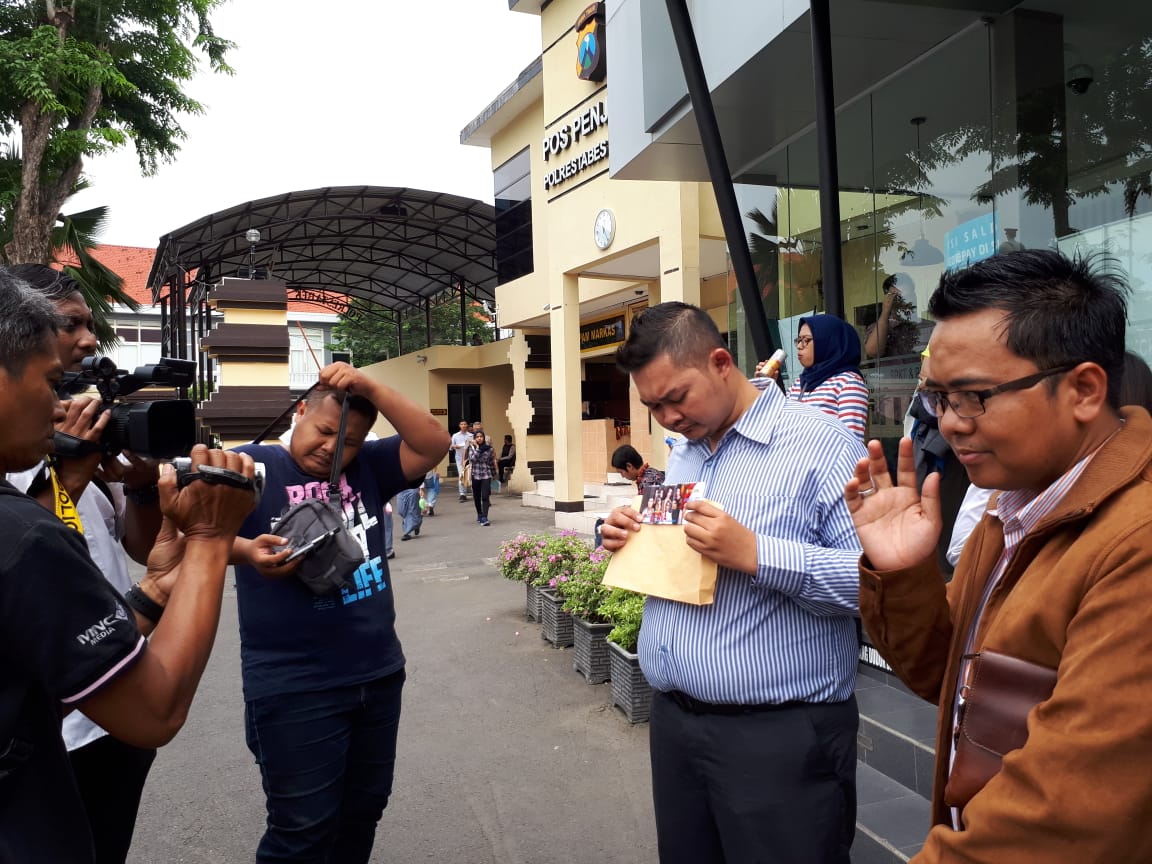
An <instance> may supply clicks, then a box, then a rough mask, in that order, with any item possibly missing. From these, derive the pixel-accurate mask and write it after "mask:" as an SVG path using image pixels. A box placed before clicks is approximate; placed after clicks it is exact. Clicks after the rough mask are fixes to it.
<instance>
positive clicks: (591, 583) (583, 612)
mask: <svg viewBox="0 0 1152 864" xmlns="http://www.w3.org/2000/svg"><path fill="white" fill-rule="evenodd" d="M611 557H612V553H611V552H609V551H608V550H607V549H605V548H604V547H603V546H598V547H596V548H595V549H593V550H592V551H591V552H590V553H588V558H587V559H586V560H583V561H580V562H578V563H577V565H576V569H575V570H574V572H573V573H572V576H571V577H570V578H569V579H568V580H567V581H566V582H562V583H560V584H559V585H558V586H557V587H558V589H559V591H560V594H561V596H562V597H563V598H564V605H563V609H564V610H565V611H567V612H570V613H571V614H572V624H573V628H572V646H573V654H574V655H575V657H574V660H573V663H572V666H573V668H574V669H575V670H576V671H577V672H579V673H580V674H581V675H583V676H584V678H585V680H586V681H587V682H588V683H589V684H602V683H604V682H605V681H607V680H608V679H609V678H610V677H611V671H610V665H611V664H610V660H609V653H608V633H609V632H610V631H611V630H612V628H613V626H614V625H613V624H612V622H611V621H609V620H608V619H607V618H606V617H605V616H604V615H603V614H601V611H600V604H601V603H603V602H604V600H605V599H607V597H608V595H609V594H610V593H611V591H612V589H611V588H607V587H605V586H604V584H603V580H604V571H605V570H606V569H607V568H608V559H609V558H611Z"/></svg>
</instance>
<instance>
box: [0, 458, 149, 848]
mask: <svg viewBox="0 0 1152 864" xmlns="http://www.w3.org/2000/svg"><path fill="white" fill-rule="evenodd" d="M143 650H144V640H143V638H142V637H141V636H140V632H139V630H138V629H137V628H136V622H135V619H134V618H133V616H132V615H131V613H130V612H129V610H128V607H127V606H125V605H124V602H123V600H122V599H121V598H120V597H119V595H117V594H116V592H115V591H114V590H113V589H112V587H111V586H110V585H109V584H108V582H107V581H106V580H105V579H104V577H103V576H102V575H101V573H100V571H99V569H97V567H96V566H95V565H94V564H93V563H92V560H91V559H90V558H89V556H88V550H87V547H86V545H85V543H84V540H83V538H82V537H81V535H79V534H78V533H76V532H75V531H73V530H71V529H70V528H66V527H65V526H64V525H63V524H62V523H61V522H60V521H59V520H58V519H57V518H56V517H55V516H54V515H53V514H52V513H50V512H48V511H47V510H46V509H44V507H42V506H41V505H40V504H38V503H37V502H36V501H34V500H33V499H31V498H28V497H27V496H25V495H22V494H20V493H19V492H17V491H16V490H15V489H14V488H13V487H12V486H10V485H9V484H8V483H7V482H6V481H3V480H0V864H25V862H32V861H51V862H54V864H74V862H84V864H88V862H91V861H92V860H93V852H92V840H91V836H90V832H89V830H88V822H87V819H86V817H85V815H84V809H83V805H82V804H81V802H80V797H79V794H78V793H77V791H76V786H75V783H74V781H73V779H72V771H71V768H70V766H69V763H68V756H67V753H66V752H65V750H64V742H63V740H62V739H61V737H60V721H61V717H62V716H63V711H64V710H67V706H68V705H69V704H72V703H75V702H77V701H79V700H81V699H83V698H85V697H86V696H89V695H91V694H92V693H93V692H95V691H96V690H97V689H99V688H100V687H101V686H102V685H104V684H105V683H107V682H108V681H109V680H111V679H112V678H113V677H115V675H116V674H118V673H119V672H121V671H123V670H124V669H125V668H127V666H128V665H130V664H131V663H132V662H133V661H134V660H135V658H136V657H137V656H138V655H139V653H140V652H141V651H143ZM62 705H63V706H64V707H61V706H62Z"/></svg>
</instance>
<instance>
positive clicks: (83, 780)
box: [68, 735, 156, 864]
mask: <svg viewBox="0 0 1152 864" xmlns="http://www.w3.org/2000/svg"><path fill="white" fill-rule="evenodd" d="M155 758H156V751H155V750H150V749H142V748H140V747H133V746H132V745H131V744H125V743H124V742H123V741H117V740H116V739H115V738H113V737H112V736H111V735H105V736H104V737H103V738H97V739H96V740H95V741H93V742H92V743H90V744H85V745H84V746H83V747H80V748H78V749H76V750H73V751H71V752H70V753H69V754H68V759H69V760H70V761H71V763H72V773H73V775H74V776H75V777H76V786H77V787H78V788H79V789H80V798H81V799H82V800H83V801H84V811H85V813H86V814H87V815H88V824H89V826H90V827H91V829H92V841H93V845H94V846H95V847H96V859H95V861H96V864H124V860H125V859H126V858H127V857H128V847H129V846H131V845H132V832H133V830H134V829H135V828H136V813H137V811H138V810H139V809H140V794H141V793H142V792H143V791H144V781H146V780H147V779H148V770H149V769H150V768H151V767H152V761H153V760H154V759H155Z"/></svg>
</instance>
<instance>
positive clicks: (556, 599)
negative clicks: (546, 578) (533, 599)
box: [540, 588, 572, 648]
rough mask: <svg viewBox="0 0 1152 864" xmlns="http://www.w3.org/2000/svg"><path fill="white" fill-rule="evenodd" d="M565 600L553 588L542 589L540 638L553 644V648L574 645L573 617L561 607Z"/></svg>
mask: <svg viewBox="0 0 1152 864" xmlns="http://www.w3.org/2000/svg"><path fill="white" fill-rule="evenodd" d="M563 603H564V599H563V598H562V597H561V596H560V593H559V592H558V591H554V590H552V589H551V588H541V589H540V623H541V624H543V625H544V626H543V628H542V629H541V630H540V636H541V637H542V638H544V639H547V640H548V641H549V642H551V643H552V647H553V648H567V647H568V646H569V645H571V644H572V615H571V613H569V612H565V611H564V610H563V609H561V608H560V606H561V605H562V604H563Z"/></svg>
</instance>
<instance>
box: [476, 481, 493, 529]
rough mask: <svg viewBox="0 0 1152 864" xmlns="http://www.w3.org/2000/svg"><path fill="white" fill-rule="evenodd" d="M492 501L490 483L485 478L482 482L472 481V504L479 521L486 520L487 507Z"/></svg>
mask: <svg viewBox="0 0 1152 864" xmlns="http://www.w3.org/2000/svg"><path fill="white" fill-rule="evenodd" d="M491 500H492V481H491V480H490V479H489V478H487V477H485V478H484V479H483V480H473V481H472V503H473V504H475V505H476V516H477V517H479V518H480V519H487V518H488V505H489V504H490V503H491Z"/></svg>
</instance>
